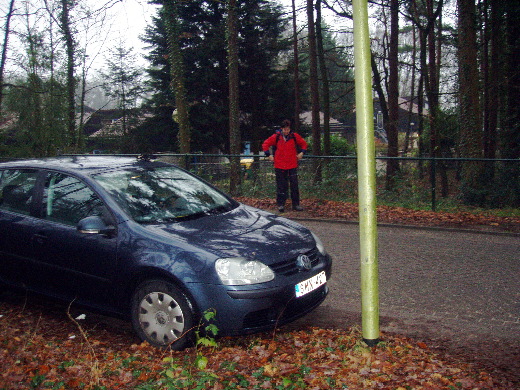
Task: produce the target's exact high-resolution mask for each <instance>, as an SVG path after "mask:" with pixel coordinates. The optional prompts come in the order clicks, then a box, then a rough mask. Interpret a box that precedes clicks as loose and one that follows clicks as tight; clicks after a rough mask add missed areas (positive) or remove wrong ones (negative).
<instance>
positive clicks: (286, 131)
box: [282, 126, 291, 135]
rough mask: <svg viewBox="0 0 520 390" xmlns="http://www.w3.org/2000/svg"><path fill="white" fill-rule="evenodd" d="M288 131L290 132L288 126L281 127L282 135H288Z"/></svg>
mask: <svg viewBox="0 0 520 390" xmlns="http://www.w3.org/2000/svg"><path fill="white" fill-rule="evenodd" d="M290 132H291V128H290V127H289V126H287V127H283V128H282V133H283V135H289V133H290Z"/></svg>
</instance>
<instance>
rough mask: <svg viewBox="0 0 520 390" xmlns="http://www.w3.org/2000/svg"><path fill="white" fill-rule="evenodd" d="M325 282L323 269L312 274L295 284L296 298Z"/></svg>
mask: <svg viewBox="0 0 520 390" xmlns="http://www.w3.org/2000/svg"><path fill="white" fill-rule="evenodd" d="M326 282H327V277H326V276H325V271H321V272H320V273H319V274H317V275H314V276H313V277H312V278H309V279H307V280H304V281H303V282H300V283H298V284H297V285H296V286H295V289H296V298H298V297H301V296H303V295H305V294H308V293H310V292H311V291H314V290H316V289H317V288H318V287H320V286H323V285H324V284H325V283H326Z"/></svg>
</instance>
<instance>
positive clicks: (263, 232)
mask: <svg viewBox="0 0 520 390" xmlns="http://www.w3.org/2000/svg"><path fill="white" fill-rule="evenodd" d="M148 228H149V229H151V230H153V231H155V232H156V233H161V234H162V235H163V234H167V235H169V236H170V237H171V238H174V239H175V240H179V241H182V242H185V243H186V244H189V245H193V246H196V247H198V248H199V249H202V250H205V251H209V252H212V253H214V254H215V255H216V256H218V257H224V256H226V257H235V256H236V257H245V258H248V259H258V260H261V261H262V262H264V263H266V264H271V263H273V262H276V261H279V260H280V259H281V258H287V257H293V256H297V255H298V254H301V253H305V252H307V251H309V250H311V249H313V248H314V246H315V242H314V239H313V238H312V235H311V233H310V231H309V230H308V229H307V228H305V227H304V226H302V225H300V224H298V223H296V222H293V221H290V220H288V219H286V218H282V217H279V216H277V215H274V214H271V213H267V212H265V211H262V210H258V209H255V208H253V207H249V206H245V205H240V206H239V207H237V208H235V209H233V210H231V211H229V212H226V213H223V214H219V215H208V216H204V217H202V218H198V219H196V220H190V221H184V222H178V223H172V224H164V225H153V226H150V225H149V226H148Z"/></svg>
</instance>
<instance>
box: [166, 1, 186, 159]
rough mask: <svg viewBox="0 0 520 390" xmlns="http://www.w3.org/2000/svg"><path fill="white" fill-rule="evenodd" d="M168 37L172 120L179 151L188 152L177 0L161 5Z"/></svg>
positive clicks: (184, 88)
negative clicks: (174, 122)
mask: <svg viewBox="0 0 520 390" xmlns="http://www.w3.org/2000/svg"><path fill="white" fill-rule="evenodd" d="M163 12H164V13H165V19H164V20H165V24H166V31H167V39H168V51H169V56H168V59H169V63H170V72H171V79H172V80H171V88H172V92H173V94H174V96H175V106H176V112H175V111H174V114H173V116H174V121H176V122H177V123H178V124H179V134H178V139H179V152H180V153H182V154H187V153H189V152H190V141H191V127H190V119H189V112H188V103H187V102H186V87H185V84H184V60H183V56H182V52H181V47H180V42H179V40H180V36H181V26H180V24H179V15H178V12H179V11H178V3H177V0H172V1H165V2H164V5H163Z"/></svg>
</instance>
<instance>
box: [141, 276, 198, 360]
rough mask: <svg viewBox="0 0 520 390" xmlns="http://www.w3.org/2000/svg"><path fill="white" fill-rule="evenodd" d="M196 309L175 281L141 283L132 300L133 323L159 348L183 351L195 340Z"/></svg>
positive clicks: (145, 339)
mask: <svg viewBox="0 0 520 390" xmlns="http://www.w3.org/2000/svg"><path fill="white" fill-rule="evenodd" d="M193 323H194V312H193V308H192V305H191V303H190V301H189V300H188V298H187V297H186V296H185V295H184V294H183V293H182V292H181V291H180V290H179V289H178V288H177V287H176V286H175V285H173V284H172V283H169V282H165V281H161V280H151V281H147V282H144V283H141V284H140V285H139V287H138V288H137V289H136V291H135V293H134V296H133V299H132V325H133V327H134V329H135V331H136V333H137V334H138V336H139V337H140V338H141V339H142V340H144V341H148V342H149V343H150V344H152V345H154V346H157V347H167V346H169V345H171V347H172V348H173V349H176V350H181V349H183V348H185V347H187V346H188V344H190V343H191V341H192V335H191V334H192V333H193V332H191V329H192V328H193Z"/></svg>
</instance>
